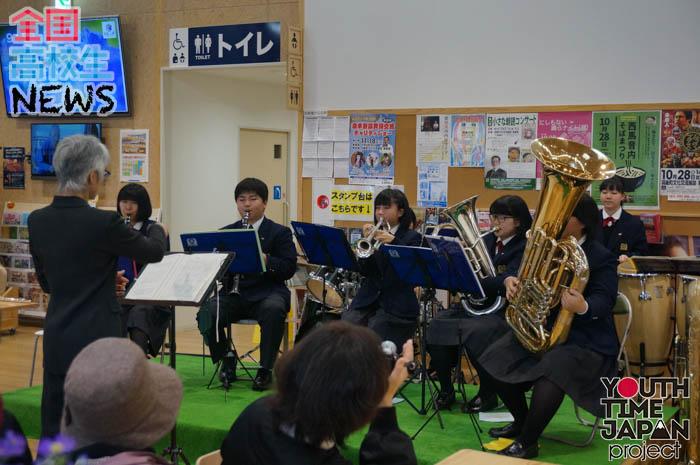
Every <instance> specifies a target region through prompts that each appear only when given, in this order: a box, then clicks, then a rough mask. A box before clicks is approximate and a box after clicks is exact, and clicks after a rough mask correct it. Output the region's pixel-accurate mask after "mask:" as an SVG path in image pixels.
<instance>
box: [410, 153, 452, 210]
mask: <svg viewBox="0 0 700 465" xmlns="http://www.w3.org/2000/svg"><path fill="white" fill-rule="evenodd" d="M447 168H448V165H447V163H439V162H426V163H419V164H418V199H417V200H418V206H419V207H447Z"/></svg>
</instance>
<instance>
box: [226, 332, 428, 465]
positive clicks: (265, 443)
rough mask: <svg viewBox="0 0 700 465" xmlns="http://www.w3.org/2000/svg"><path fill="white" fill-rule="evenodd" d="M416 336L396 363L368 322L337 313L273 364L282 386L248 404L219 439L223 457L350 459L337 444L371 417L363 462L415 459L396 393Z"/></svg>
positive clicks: (250, 460)
mask: <svg viewBox="0 0 700 465" xmlns="http://www.w3.org/2000/svg"><path fill="white" fill-rule="evenodd" d="M411 360H413V342H412V341H410V340H409V341H406V343H405V344H404V346H403V355H402V356H401V358H399V359H398V360H397V361H396V365H395V366H394V368H393V370H392V368H391V363H390V361H389V359H388V358H387V356H386V355H384V353H383V352H382V350H381V340H380V339H379V337H378V336H377V335H376V334H375V333H374V332H373V331H372V330H370V329H368V328H366V327H363V326H359V325H353V324H350V323H346V322H342V321H338V322H333V323H329V324H327V325H324V326H321V327H319V328H317V329H315V330H313V331H312V332H311V333H309V335H308V336H306V337H305V338H304V339H303V340H302V341H301V342H300V343H299V344H297V345H296V346H295V347H294V349H293V350H291V351H289V352H287V353H285V354H284V355H283V356H282V358H281V359H280V360H279V361H278V362H277V364H276V365H275V375H276V376H275V377H276V379H277V393H276V394H273V395H270V396H266V397H263V398H261V399H258V400H256V401H255V402H253V403H252V404H250V405H249V406H248V407H246V409H245V410H244V411H243V412H242V413H241V415H240V416H239V417H238V418H237V419H236V421H235V422H234V423H233V426H232V427H231V430H230V431H229V433H228V435H227V436H226V439H224V442H223V444H222V445H221V456H222V458H223V464H224V465H234V464H246V465H277V464H281V463H284V464H286V465H294V464H309V463H314V464H343V465H345V464H350V463H351V462H350V461H348V460H346V459H345V458H343V457H342V456H341V455H340V451H339V450H338V446H341V447H342V446H343V445H344V441H345V439H346V438H347V437H348V436H349V435H350V434H351V433H352V432H354V431H357V430H358V429H360V428H362V427H363V426H365V425H366V424H367V423H370V422H371V425H370V427H369V432H368V433H367V435H366V436H365V438H364V440H363V441H362V446H361V447H360V462H359V463H360V464H363V465H369V464H393V465H401V464H415V463H417V460H416V455H415V452H414V450H413V444H412V443H411V438H410V437H408V435H406V434H405V433H404V432H402V431H401V430H400V429H399V426H398V422H397V420H396V411H395V409H394V407H393V405H392V398H393V397H394V394H395V393H396V390H397V389H398V388H399V386H400V385H401V383H402V382H403V381H404V380H405V379H406V378H407V377H408V373H407V370H406V368H405V364H406V363H407V362H409V361H411Z"/></svg>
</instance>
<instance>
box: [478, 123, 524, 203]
mask: <svg viewBox="0 0 700 465" xmlns="http://www.w3.org/2000/svg"><path fill="white" fill-rule="evenodd" d="M536 135H537V113H501V114H489V115H486V161H485V163H484V172H485V185H486V188H487V189H520V190H533V189H535V187H536V181H535V176H536V172H537V170H536V163H535V157H534V155H532V152H531V151H530V143H531V142H532V141H533V140H535V137H536Z"/></svg>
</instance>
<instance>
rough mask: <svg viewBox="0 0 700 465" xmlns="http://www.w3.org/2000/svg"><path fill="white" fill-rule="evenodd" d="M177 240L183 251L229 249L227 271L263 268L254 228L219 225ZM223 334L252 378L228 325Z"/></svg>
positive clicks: (249, 271)
mask: <svg viewBox="0 0 700 465" xmlns="http://www.w3.org/2000/svg"><path fill="white" fill-rule="evenodd" d="M180 240H181V241H182V246H183V248H184V249H185V252H187V253H198V252H229V253H233V255H234V257H235V258H234V260H233V261H232V262H231V264H230V265H229V267H228V270H227V272H228V273H235V274H239V273H264V272H265V271H266V270H267V268H266V267H265V260H264V259H263V256H262V249H261V247H260V239H259V237H258V232H257V231H256V230H255V229H252V228H251V229H221V230H218V231H209V232H200V233H188V234H181V235H180ZM222 278H223V277H222ZM216 298H217V300H218V298H219V294H218V292H217V294H216ZM216 326H217V327H216V330H215V334H216V337H218V335H219V328H218V324H216ZM227 336H228V339H229V341H230V342H231V346H232V348H233V350H234V354H235V355H236V361H237V362H238V361H240V362H241V364H240V366H241V368H243V371H245V373H246V376H248V377H249V378H250V379H251V380H252V379H253V376H252V375H251V373H250V372H249V371H248V368H247V367H246V366H245V364H244V363H243V361H242V360H241V359H240V358H239V357H238V351H237V350H236V345H235V344H234V342H233V338H232V337H231V332H230V327H229V328H227ZM222 362H223V358H222V359H221V360H219V363H217V364H216V368H215V369H214V373H213V374H212V377H211V379H210V380H209V384H207V388H209V387H210V386H211V383H212V382H213V381H214V379H215V378H216V375H217V374H218V373H219V370H220V369H221V364H222ZM202 363H204V362H202ZM225 387H226V386H225Z"/></svg>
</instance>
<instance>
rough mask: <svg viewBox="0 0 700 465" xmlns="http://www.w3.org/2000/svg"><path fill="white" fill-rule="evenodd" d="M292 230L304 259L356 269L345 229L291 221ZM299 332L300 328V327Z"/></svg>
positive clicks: (351, 269) (324, 300) (322, 313)
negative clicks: (304, 256)
mask: <svg viewBox="0 0 700 465" xmlns="http://www.w3.org/2000/svg"><path fill="white" fill-rule="evenodd" d="M292 231H293V232H294V235H295V236H296V238H297V241H298V242H299V245H300V246H301V248H302V250H303V251H304V254H305V255H306V260H307V261H308V262H309V263H311V264H313V265H321V266H329V267H334V268H342V269H344V270H349V271H358V270H359V266H358V264H357V260H356V259H355V253H354V252H353V250H352V247H350V243H349V242H348V239H347V237H346V236H345V231H343V230H342V229H340V228H334V227H332V226H324V225H320V224H313V223H303V222H299V221H292ZM322 285H323V287H322V289H323V290H322V299H321V310H320V314H321V321H324V316H325V315H326V313H327V312H326V308H327V306H326V294H327V292H328V291H327V290H326V280H325V278H324V277H322ZM300 333H301V328H300Z"/></svg>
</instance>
